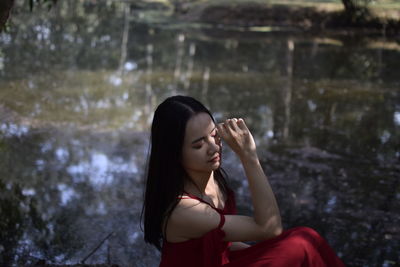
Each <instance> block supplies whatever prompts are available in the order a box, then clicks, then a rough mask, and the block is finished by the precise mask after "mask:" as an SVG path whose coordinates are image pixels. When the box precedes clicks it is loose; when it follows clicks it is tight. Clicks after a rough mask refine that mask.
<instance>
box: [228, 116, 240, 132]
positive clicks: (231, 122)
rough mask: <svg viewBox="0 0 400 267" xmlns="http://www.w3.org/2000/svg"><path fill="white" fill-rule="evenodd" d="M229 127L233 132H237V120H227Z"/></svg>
mask: <svg viewBox="0 0 400 267" xmlns="http://www.w3.org/2000/svg"><path fill="white" fill-rule="evenodd" d="M229 126H230V127H231V128H232V129H233V130H234V131H235V132H237V131H239V130H240V128H239V127H238V125H237V119H236V118H233V119H231V120H229Z"/></svg>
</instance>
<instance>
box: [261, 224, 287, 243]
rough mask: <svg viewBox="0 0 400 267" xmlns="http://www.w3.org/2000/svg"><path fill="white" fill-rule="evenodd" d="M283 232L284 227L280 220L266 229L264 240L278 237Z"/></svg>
mask: <svg viewBox="0 0 400 267" xmlns="http://www.w3.org/2000/svg"><path fill="white" fill-rule="evenodd" d="M282 232H283V227H282V223H281V221H280V220H278V221H276V222H274V223H271V224H269V225H268V226H267V227H265V228H264V230H263V239H270V238H273V237H276V236H278V235H280V234H282Z"/></svg>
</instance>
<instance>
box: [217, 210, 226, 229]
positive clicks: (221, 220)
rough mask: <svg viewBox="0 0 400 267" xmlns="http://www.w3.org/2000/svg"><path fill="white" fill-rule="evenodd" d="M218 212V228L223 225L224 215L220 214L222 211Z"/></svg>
mask: <svg viewBox="0 0 400 267" xmlns="http://www.w3.org/2000/svg"><path fill="white" fill-rule="evenodd" d="M218 213H219V216H220V217H221V219H220V221H219V224H218V228H219V229H221V228H222V226H224V224H225V215H224V214H222V212H218Z"/></svg>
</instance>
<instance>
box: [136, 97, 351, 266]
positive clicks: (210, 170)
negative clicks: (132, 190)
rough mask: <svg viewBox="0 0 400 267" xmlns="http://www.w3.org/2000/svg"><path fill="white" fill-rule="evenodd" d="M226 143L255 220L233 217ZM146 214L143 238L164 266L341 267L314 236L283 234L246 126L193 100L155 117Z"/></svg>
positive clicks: (169, 103)
mask: <svg viewBox="0 0 400 267" xmlns="http://www.w3.org/2000/svg"><path fill="white" fill-rule="evenodd" d="M221 138H222V139H223V140H224V141H225V142H226V143H227V144H228V146H229V147H230V148H231V149H232V150H233V151H234V152H235V153H236V154H237V156H238V157H239V158H240V161H241V163H242V165H243V167H244V170H245V173H246V177H247V180H248V183H249V188H250V192H251V196H252V202H253V209H254V215H253V217H249V216H241V215H236V205H235V200H234V194H233V192H232V190H231V189H230V188H229V187H228V185H227V183H226V180H225V177H226V175H225V173H224V171H223V170H222V169H221V151H222V150H221V147H222V144H221ZM143 211H144V234H145V235H144V238H145V241H146V242H148V243H150V244H152V245H154V246H156V247H157V248H158V249H159V250H161V251H162V255H161V263H160V266H161V267H166V266H174V267H179V266H193V267H195V266H199V267H200V266H202V267H217V266H226V267H239V266H240V267H244V266H254V267H255V266H291V267H296V266H299V267H300V266H318V267H319V266H344V265H343V263H342V262H341V261H340V260H339V258H338V257H337V256H336V255H335V253H334V252H333V250H332V249H331V248H330V247H329V245H328V244H327V243H326V241H325V240H324V239H323V238H322V237H321V236H319V234H318V233H316V232H315V231H314V230H312V229H310V228H307V227H297V228H294V229H290V230H286V231H283V229H282V223H281V217H280V213H279V208H278V205H277V203H276V200H275V197H274V193H273V192H272V189H271V187H270V185H269V182H268V179H267V177H266V176H265V174H264V172H263V170H262V168H261V165H260V162H259V160H258V156H257V151H256V145H255V143H254V139H253V136H252V135H251V133H250V131H249V129H248V128H247V126H246V123H245V122H244V120H243V119H236V118H233V119H229V120H226V121H225V122H224V123H220V124H216V123H215V121H214V119H213V116H212V115H211V113H210V111H209V110H208V109H207V108H205V107H204V106H203V105H202V104H201V103H200V102H198V101H197V100H195V99H193V98H191V97H187V96H173V97H170V98H167V99H166V100H165V101H164V102H163V103H161V104H160V105H159V106H158V107H157V109H156V111H155V113H154V118H153V124H152V128H151V153H150V159H149V164H148V170H147V184H146V193H145V202H144V206H143ZM245 241H259V242H258V243H257V244H255V245H253V246H249V245H247V244H246V243H243V242H245Z"/></svg>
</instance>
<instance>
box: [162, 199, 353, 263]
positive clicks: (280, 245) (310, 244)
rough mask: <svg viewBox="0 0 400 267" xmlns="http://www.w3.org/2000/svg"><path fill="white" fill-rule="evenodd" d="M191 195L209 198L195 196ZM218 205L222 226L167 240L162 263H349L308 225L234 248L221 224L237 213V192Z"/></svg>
mask: <svg viewBox="0 0 400 267" xmlns="http://www.w3.org/2000/svg"><path fill="white" fill-rule="evenodd" d="M189 197H190V198H195V199H198V200H199V201H202V202H205V201H203V200H202V199H200V198H197V197H195V196H189ZM205 203H207V202H205ZM207 204H208V203H207ZM210 206H211V205H210ZM211 207H212V206H211ZM213 208H214V207H213ZM214 209H215V210H216V211H217V212H218V213H219V214H220V215H221V221H220V224H219V225H218V227H217V228H215V229H213V230H211V231H210V232H208V233H206V234H205V235H203V236H202V237H200V238H196V239H190V240H187V241H184V242H179V243H170V242H167V241H164V244H163V248H162V254H161V263H160V267H181V266H182V267H183V266H185V267H187V266H190V267H221V266H223V267H342V266H345V265H344V264H343V263H342V262H341V260H340V259H339V258H338V257H337V256H336V255H335V252H334V251H333V250H332V248H331V247H330V246H329V245H328V243H327V242H326V241H325V240H324V239H323V238H322V237H321V236H320V235H319V234H318V233H317V232H316V231H314V230H313V229H311V228H308V227H296V228H293V229H289V230H286V231H284V232H283V233H282V234H281V235H279V236H277V237H274V238H271V239H268V240H265V241H262V242H259V243H257V244H255V245H253V246H251V247H249V248H246V249H242V250H238V251H230V250H229V246H230V245H231V243H230V242H224V241H223V238H224V236H225V233H224V231H223V230H222V229H221V228H222V226H223V225H224V222H225V217H224V215H227V214H236V203H235V198H234V194H233V192H230V193H229V195H228V199H227V201H226V203H225V207H224V209H223V210H221V209H217V208H214Z"/></svg>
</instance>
